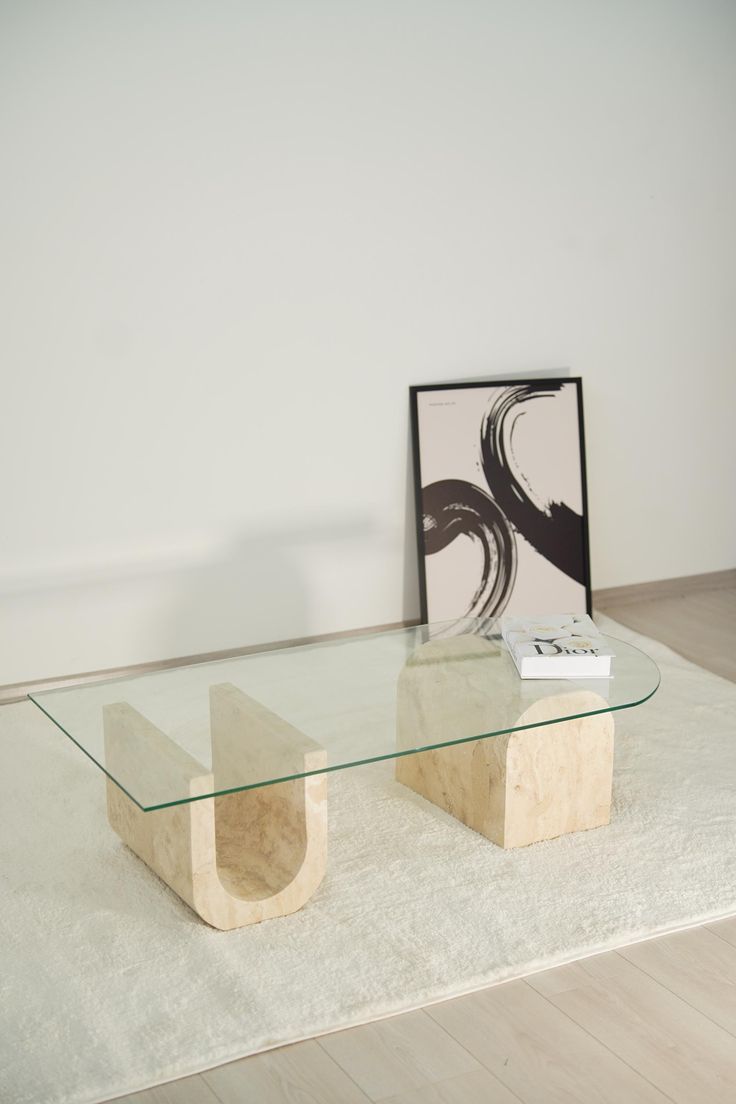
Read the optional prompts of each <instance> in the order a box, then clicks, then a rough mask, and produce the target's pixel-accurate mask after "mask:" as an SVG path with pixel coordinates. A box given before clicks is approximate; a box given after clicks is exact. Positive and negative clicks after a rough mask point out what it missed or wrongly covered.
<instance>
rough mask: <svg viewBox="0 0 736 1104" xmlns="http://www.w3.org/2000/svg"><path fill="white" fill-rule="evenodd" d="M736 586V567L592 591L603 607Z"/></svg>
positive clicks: (599, 604) (594, 601) (594, 600)
mask: <svg viewBox="0 0 736 1104" xmlns="http://www.w3.org/2000/svg"><path fill="white" fill-rule="evenodd" d="M734 586H736V568H730V569H729V570H728V571H710V572H708V573H707V574H705V575H683V576H682V577H681V578H677V579H657V580H655V581H653V582H650V583H633V584H630V585H629V586H619V587H607V588H605V589H603V590H594V591H593V605H594V606H595V608H596V609H600V610H604V609H606V608H607V606H609V605H623V604H627V605H628V604H630V603H634V602H647V601H649V600H650V599H653V598H677V597H680V596H682V595H685V594H693V593H695V592H696V591H701V590H724V589H725V588H727V587H728V588H730V587H734Z"/></svg>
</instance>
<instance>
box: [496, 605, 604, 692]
mask: <svg viewBox="0 0 736 1104" xmlns="http://www.w3.org/2000/svg"><path fill="white" fill-rule="evenodd" d="M501 636H502V637H503V640H504V642H505V644H506V647H507V648H508V650H509V652H510V653H511V657H512V659H513V661H514V663H515V664H516V666H517V668H518V671H519V674H520V675H521V677H522V678H550V679H554V678H607V677H608V676H609V675H610V674H611V659H612V657H613V655H614V653H613V652H612V651H611V649H610V648H609V647H608V643H607V641H606V640H605V639H604V638H603V637H602V636H601V634H600V633H599V631H598V629H597V628H596V626H595V625H594V623H593V621H592V620H591V618H590V617H588V615H587V614H582V613H560V614H544V615H542V616H539V617H504V618H503V619H502V621H501Z"/></svg>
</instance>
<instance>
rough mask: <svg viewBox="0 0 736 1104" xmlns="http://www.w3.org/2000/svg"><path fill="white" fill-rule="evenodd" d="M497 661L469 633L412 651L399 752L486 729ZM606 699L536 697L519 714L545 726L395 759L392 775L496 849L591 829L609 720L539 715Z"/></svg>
mask: <svg viewBox="0 0 736 1104" xmlns="http://www.w3.org/2000/svg"><path fill="white" fill-rule="evenodd" d="M501 659H502V657H501V656H499V655H498V652H497V649H495V648H494V646H493V645H492V644H490V643H489V642H488V641H486V640H484V639H482V638H479V637H472V636H463V637H455V638H453V639H451V640H438V641H431V642H430V643H428V644H425V645H423V646H422V647H421V648H419V649H417V651H416V652H415V653H414V655H413V656H412V657H411V658H410V659H409V661H408V663H407V664H406V667H405V668H404V670H403V672H402V674H401V676H400V680H399V691H398V747H399V749H401V748H402V747H412V746H416V745H417V744H420V745H421V744H433V743H439V742H440V741H442V740H443V739H444V740H446V739H452V738H457V736H462V735H464V734H465V733H468V734H470V733H471V732H473V731H475V732H479V731H483V729H484V728H485V730H486V731H488V730H489V729H491V728H492V727H493V726H492V714H493V710H492V706H493V702H492V701H490V699H489V696H488V686H489V666H488V665H489V663H494V662H500V661H501ZM453 660H454V662H453ZM503 683H504V680H503V679H499V680H498V685H499V686H502V685H503ZM517 692H518V691H517ZM606 706H607V703H606V701H605V699H604V698H602V697H601V696H600V695H599V694H596V693H593V692H591V691H587V690H575V691H573V692H571V693H569V694H564V695H556V696H551V697H549V698H544V699H542V700H540V701H537V702H535V703H533V704H532V705H531V706H529V708H527V709H526V710H524V711H523V712H522V713H521V716H520V717H519V719H518V725H533V726H536V725H541V726H543V727H532V728H529V729H526V730H525V731H516V732H511V733H507V734H505V735H501V736H493V737H489V738H487V739H484V740H476V741H469V742H467V743H462V744H455V745H452V746H449V747H443V748H438V749H436V750H434V751H425V752H419V753H418V754H416V755H406V756H403V757H401V758H399V759H397V760H396V777H397V779H398V780H399V781H400V782H402V783H403V784H404V785H405V786H409V787H410V788H411V789H413V790H416V792H417V793H419V794H422V796H423V797H426V798H427V799H428V800H429V801H432V802H434V804H435V805H439V806H440V808H442V809H445V810H446V811H447V812H448V813H451V814H452V815H453V816H455V817H457V818H458V820H461V821H462V822H463V824H467V825H468V827H469V828H473V829H474V830H475V831H476V832H480V833H481V834H482V835H484V836H487V837H488V839H490V840H493V842H494V843H497V844H498V845H499V846H500V847H507V848H508V847H523V846H525V845H526V844H529V843H536V842H538V841H539V840H546V839H552V838H553V837H555V836H560V835H563V834H564V833H565V832H579V831H582V830H584V829H587V828H598V827H600V826H601V825H603V824H608V822H609V819H610V810H611V787H612V776H613V717H612V716H611V714H610V713H598V714H596V715H594V716H588V717H581V718H579V719H578V720H570V721H562V722H557V723H554V724H549V723H546V722H549V721H550V719H551V718H553V717H555V716H559V715H560V713H561V712H563V713H568V714H570V713H579V712H585V711H589V710H591V709H602V708H605V707H606ZM453 734H454V735H453Z"/></svg>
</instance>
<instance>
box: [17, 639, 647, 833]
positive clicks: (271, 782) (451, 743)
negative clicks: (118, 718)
mask: <svg viewBox="0 0 736 1104" xmlns="http://www.w3.org/2000/svg"><path fill="white" fill-rule="evenodd" d="M449 623H450V622H448V624H449ZM411 627H415V628H421V627H422V626H411ZM389 631H390V632H406V631H407V630H406V629H392V630H389ZM367 635H368V634H367ZM375 635H376V636H384V635H387V634H385V633H376V634H375ZM606 636H608V634H606ZM353 639H360V638H358V637H355V638H353ZM608 639H609V640H616V639H617V638H616V637H615V636H610V637H608ZM328 643H334V641H326V640H325V641H318V642H317V643H315V644H305V645H300V647H305V648H312V647H319V646H320V645H321V644H328ZM621 643H622V644H623V643H625V644H626V646H627V647H628V648H631V649H632V651H635V652H638V653H639V655H641V656H644V658H645V659H646V660H647V662H649V663H651V665H652V667H653V668H654V670H655V671H656V673H657V681H656V683H655V685H654V686H653V687H652V689H651V690H650V691H649V693H648V694H645V695H644V697H643V698H637V699H636V700H635V701H629V702H623V703H622V704H621V705H608V707H607V708H605V709H586V710H584V711H583V712H582V713H570V714H569V715H567V716H565V717H552V718H551V719H550V720H548V721H541V722H540V721H537V722H535V723H534V724H525V725H511V726H510V727H507V728H499V729H496V730H495V731H493V732H482V733H480V734H479V735H477V736H462V737H461V738H460V739H459V740H443V741H442V742H441V743H439V744H423V745H422V746H421V747H416V748H407V749H406V750H405V751H392V752H389V753H388V754H387V755H373V756H370V757H369V758H368V759H353V760H351V762H349V763H336V764H335V766H333V767H324V768H323V769H322V770H313V771H302V772H300V773H299V774H285V775H284V776H283V777H282V778H269V779H268V780H267V781H265V782H254V783H253V784H252V785H249V786H232V787H231V788H229V789H225V790H213V791H212V793H208V794H201V795H198V796H196V797H182V798H180V799H179V800H177V801H164V802H161V803H160V804H157V805H141V803H140V801H138V800H136V798H135V797H133V795H132V793H130V792H129V791H128V790H126V788H125V786H121V785H120V783H119V782H118V780H117V779H116V778H115V777H113V775H112V774H110V772H109V771H108V770H107V769H106V768H105V767H104V766H103V765H102V763H100V762H98V760H97V759H95V757H94V755H91V754H90V753H89V751H87V749H86V748H85V747H83V746H82V744H80V743H79V741H78V740H75V739H74V737H73V736H72V734H71V733H70V732H67V730H66V729H65V728H64V726H63V725H61V724H60V723H59V722H58V721H57V720H56V718H55V717H52V716H51V714H50V713H49V712H48V711H47V710H46V709H44V707H43V706H42V705H41V704H40V702H38V701H37V700H36V699H35V698H34V696H33V695H32V694H29V695H28V697H29V699H30V700H31V701H32V702H33V704H34V705H35V706H37V707H38V708H39V709H40V710H41V712H42V713H43V714H45V716H47V717H48V718H49V720H50V721H53V723H54V724H55V725H56V727H57V728H58V729H60V730H61V732H63V733H64V735H65V736H68V738H69V739H70V740H71V741H72V743H73V744H75V745H76V746H77V747H78V748H79V749H80V751H83V752H84V754H85V755H86V756H87V758H88V759H90V760H91V761H92V762H93V763H94V764H95V766H96V767H99V769H100V770H101V771H102V773H103V774H104V775H106V776H107V778H109V779H110V781H111V782H114V784H115V785H116V786H117V787H118V788H119V789H121V790H122V791H123V793H124V794H125V795H126V797H129V798H130V800H131V801H132V802H133V804H134V805H137V806H138V808H139V809H140V810H141V811H142V812H144V813H154V812H156V810H157V809H171V808H174V807H175V806H176V805H191V804H193V803H194V802H195V801H209V800H210V799H211V798H213V797H226V796H227V795H228V794H234V793H244V792H245V791H246V790H262V789H263V788H264V787H265V786H278V785H280V784H281V783H282V782H295V781H297V780H298V779H300V778H312V777H314V776H316V775H320V774H333V773H334V772H335V771H339V770H349V769H350V768H351V767H364V766H367V765H368V764H369V763H383V762H386V760H388V759H403V757H404V756H405V755H418V754H419V753H420V752H422V751H435V750H436V749H438V748H443V747H455V746H457V745H458V744H472V743H476V742H477V741H478V740H492V739H494V737H496V736H505V735H506V734H507V733H509V732H525V731H526V730H527V729H530V728H545V727H546V726H547V725H551V724H560V723H561V722H564V721H575V720H579V718H580V717H595V716H597V715H598V714H599V713H619V712H620V711H621V710H622V709H633V707H634V706H636V705H643V704H644V702H647V701H649V699H650V698H652V697H654V695H655V694H656V692H657V690H659V687H660V685H661V682H662V673H661V671H660V669H659V667H658V666H657V664H656V663H655V662H654V660H653V659H652V658H651V656H648V655H647V654H646V652H642V650H641V648H637V647H636V646H635V645H634V644H629V643H628V641H621ZM292 650H294V649H291V648H283V649H274V651H292ZM252 654H253V655H266V654H268V653H265V652H257V653H256V652H254V653H252ZM215 662H216V663H219V662H227V661H226V660H225V661H221V660H216V661H215ZM193 666H204V664H203V665H200V664H193ZM175 669H176V668H175ZM179 670H181V668H179ZM142 677H145V676H142ZM120 681H129V680H125V679H122V680H121V679H110V680H109V683H114V682H120ZM549 681H554V682H565V681H570V682H573V681H575V680H572V679H570V680H566V679H554V680H549ZM577 681H580V680H577ZM96 685H100V684H99V683H97V684H96ZM53 692H54V691H51V690H47V691H43V693H44V694H49V693H53Z"/></svg>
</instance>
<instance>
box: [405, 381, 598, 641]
mask: <svg viewBox="0 0 736 1104" xmlns="http://www.w3.org/2000/svg"><path fill="white" fill-rule="evenodd" d="M411 407H412V435H413V444H414V478H415V486H416V495H417V533H418V538H419V581H420V593H421V603H422V611H421V612H422V620H424V621H435V622H451V623H452V624H451V626H450V628H449V629H448V630H447V631H449V632H453V631H458V632H459V631H462V625H461V624H460V622H461V621H462V619H463V618H467V617H474V618H479V619H481V620H482V621H483V622H485V623H488V624H489V625H490V624H492V623H493V622H494V621H495V619H496V618H497V617H499V616H500V615H501V613H504V612H506V613H515V614H538V613H560V612H563V613H590V571H589V559H588V527H587V505H586V486H585V443H584V433H583V404H582V383H581V380H580V379H579V378H576V377H565V378H564V379H552V378H549V379H538V380H532V379H529V380H523V379H522V380H509V381H501V382H488V383H463V384H437V385H434V386H426V387H412V388H411ZM453 626H454V627H453Z"/></svg>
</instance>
